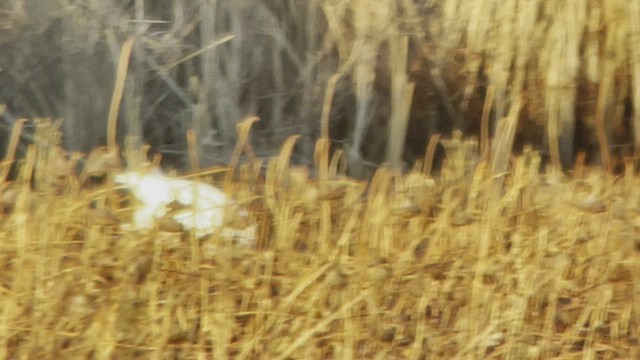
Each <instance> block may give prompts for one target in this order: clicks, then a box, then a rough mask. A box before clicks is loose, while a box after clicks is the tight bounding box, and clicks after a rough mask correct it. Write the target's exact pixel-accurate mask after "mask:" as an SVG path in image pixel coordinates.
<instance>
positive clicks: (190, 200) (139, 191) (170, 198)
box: [114, 171, 233, 236]
mask: <svg viewBox="0 0 640 360" xmlns="http://www.w3.org/2000/svg"><path fill="white" fill-rule="evenodd" d="M114 180H115V182H116V183H118V184H121V185H123V186H124V187H125V188H127V189H129V191H131V193H132V194H133V196H134V197H135V198H136V199H137V200H138V201H139V207H138V208H136V209H135V210H134V214H133V224H132V225H133V227H134V228H136V229H138V230H144V229H151V228H153V227H154V226H155V225H156V222H157V220H158V219H160V218H162V217H164V216H165V215H167V214H168V213H169V208H168V206H169V204H171V203H174V202H177V203H179V204H180V205H182V206H184V208H183V209H180V210H179V211H177V212H174V213H171V214H170V216H171V218H173V219H174V220H175V221H177V222H178V223H180V224H182V226H183V227H184V228H185V229H187V230H195V232H196V235H198V236H203V235H208V234H212V233H214V232H215V231H216V230H218V229H221V228H222V227H223V226H224V217H225V210H226V209H227V208H228V207H229V206H230V205H233V201H232V200H231V199H230V198H229V197H228V196H227V195H226V194H225V193H224V192H223V191H221V190H219V189H217V188H215V187H213V186H211V185H208V184H204V183H199V182H195V181H189V180H183V179H176V178H171V177H168V176H166V175H163V174H162V173H160V172H159V171H151V172H149V173H140V172H135V171H131V172H125V173H122V174H118V175H116V176H115V177H114Z"/></svg>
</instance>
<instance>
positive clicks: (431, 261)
mask: <svg viewBox="0 0 640 360" xmlns="http://www.w3.org/2000/svg"><path fill="white" fill-rule="evenodd" d="M292 140H293V139H292ZM291 145H292V144H291V142H289V143H287V144H286V145H285V147H284V148H283V150H282V153H281V154H280V156H278V157H276V158H274V159H272V160H271V161H270V162H269V164H268V165H267V166H266V168H267V170H266V173H265V174H261V171H260V170H259V169H260V168H261V166H260V164H254V165H253V166H252V165H250V164H249V165H238V166H234V167H233V168H224V169H216V170H215V171H208V172H206V173H205V172H203V173H201V174H196V175H199V178H200V180H201V181H208V182H211V183H214V184H216V185H218V186H219V187H220V188H222V189H225V191H227V193H228V194H231V195H232V196H233V197H234V198H236V199H237V200H238V201H241V202H244V204H246V205H247V207H248V209H249V210H250V213H251V221H252V222H253V223H255V224H257V226H258V229H259V230H258V231H257V238H256V241H255V246H239V245H234V241H233V239H229V238H225V237H222V236H219V235H213V236H209V237H205V238H196V237H195V236H194V235H193V234H189V233H176V232H168V231H163V230H162V229H154V230H152V231H147V232H136V231H128V230H122V227H121V226H120V225H121V224H122V223H126V222H127V221H129V220H130V217H131V211H132V207H133V206H135V202H132V201H130V200H127V195H126V194H124V193H122V192H119V191H117V189H116V188H115V185H113V183H112V182H111V181H110V180H109V179H107V181H106V182H104V183H103V184H102V185H93V186H90V185H82V184H80V180H79V179H78V178H76V177H72V176H66V177H64V176H60V174H59V173H58V172H55V171H54V170H52V169H54V168H53V167H52V166H47V164H51V161H52V160H51V159H50V158H47V157H46V155H42V154H47V152H46V151H45V149H39V150H40V152H38V153H39V154H41V155H42V156H41V157H38V156H35V155H36V152H35V151H31V152H29V153H28V154H27V157H26V159H25V160H24V161H23V162H22V164H23V165H22V171H21V172H20V175H19V176H18V178H17V179H16V180H15V181H14V182H13V183H8V182H6V183H4V185H3V186H4V188H3V191H2V206H3V213H2V220H1V222H0V269H1V271H0V292H1V296H0V358H2V359H33V358H57V359H61V358H68V359H75V358H90V359H94V358H95V359H144V358H149V359H151V358H153V359H191V358H193V359H196V358H197V359H224V358H238V359H333V358H342V359H394V358H395V359H635V358H638V357H640V351H639V350H638V349H640V343H639V342H638V338H640V242H639V240H638V239H639V238H640V237H639V236H640V214H639V213H638V211H637V209H638V204H640V186H638V185H639V184H638V179H637V177H635V175H634V169H633V167H632V164H631V163H629V165H628V168H627V172H626V173H625V174H624V175H623V176H618V177H613V176H610V175H606V174H603V173H601V172H599V171H591V170H589V169H582V168H581V169H577V171H576V172H575V175H574V176H573V178H568V177H566V176H564V175H560V174H558V173H553V172H548V173H546V172H544V171H543V172H541V171H539V168H540V158H539V156H538V155H537V154H535V153H533V152H528V151H526V152H525V153H524V155H523V156H522V157H519V158H516V159H512V161H511V162H510V163H509V166H508V171H506V172H504V173H503V174H500V175H499V176H490V175H489V171H488V168H489V167H488V164H487V163H486V162H483V161H479V160H477V157H476V156H475V155H474V154H475V150H476V148H477V143H475V142H473V141H462V140H452V141H450V143H448V144H447V148H448V151H449V156H448V161H447V162H446V163H445V165H444V168H443V169H442V171H441V173H440V174H439V175H438V176H436V177H433V178H432V177H430V176H428V175H427V174H426V173H425V169H423V168H420V167H416V168H415V169H414V170H413V171H411V172H409V173H406V174H404V175H402V176H392V174H391V172H390V171H388V170H386V169H385V168H381V169H379V170H378V171H377V173H376V175H375V176H374V177H373V179H372V180H371V181H370V182H368V183H365V182H362V181H355V180H350V179H349V178H347V177H345V176H344V175H343V168H342V167H341V165H340V164H341V160H340V157H339V156H336V157H334V158H333V159H329V158H328V153H327V152H326V151H322V150H321V149H323V148H325V149H326V147H323V146H322V142H320V143H319V145H318V149H319V150H318V151H317V153H316V160H317V163H316V165H317V166H316V168H315V169H305V168H301V167H291V168H289V164H288V157H289V155H290V149H291ZM49 153H50V154H55V152H51V151H50V152H49ZM43 169H44V170H43ZM311 170H313V171H311ZM43 171H45V172H46V171H51V173H47V174H45V175H44V176H42V172H43ZM38 173H40V175H38V176H36V174H38ZM310 174H315V175H313V176H312V175H310ZM108 177H109V176H108ZM37 179H44V180H43V182H42V183H38V181H36V180H37ZM52 179H55V180H56V181H51V180H52Z"/></svg>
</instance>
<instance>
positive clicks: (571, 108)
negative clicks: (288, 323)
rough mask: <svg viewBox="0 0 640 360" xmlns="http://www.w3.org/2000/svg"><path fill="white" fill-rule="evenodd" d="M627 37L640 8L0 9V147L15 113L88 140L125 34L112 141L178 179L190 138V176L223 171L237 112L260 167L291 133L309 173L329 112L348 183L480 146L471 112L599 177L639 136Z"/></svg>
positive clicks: (24, 2)
mask: <svg viewBox="0 0 640 360" xmlns="http://www.w3.org/2000/svg"><path fill="white" fill-rule="evenodd" d="M638 34H640V5H638V4H637V2H626V1H604V0H602V1H587V0H581V1H558V0H549V1H542V0H540V1H535V0H506V1H490V0H476V1H466V2H465V1H462V2H459V1H453V0H398V1H368V0H352V1H346V0H306V1H297V0H268V1H261V0H218V1H213V0H209V1H205V0H201V1H181V0H158V1H144V0H135V1H124V0H122V1H119V0H86V1H60V0H9V1H4V2H3V5H0V85H1V86H0V103H4V104H6V105H7V109H8V112H6V113H5V114H4V115H3V116H2V125H3V129H2V137H1V138H0V139H1V140H2V145H3V146H2V148H3V151H4V148H5V147H6V142H7V139H8V136H9V135H8V134H9V131H10V129H11V126H12V125H13V123H14V121H15V119H16V118H29V119H37V118H42V117H51V118H61V119H64V121H63V123H62V129H63V133H64V139H63V142H64V147H65V149H67V150H68V151H82V152H88V151H89V150H90V149H92V148H94V147H96V146H100V145H104V144H105V143H106V133H107V130H106V128H107V117H108V113H109V106H110V103H111V99H112V94H113V88H114V84H115V79H116V74H117V69H118V59H119V56H120V52H121V51H122V46H123V43H124V42H125V41H126V40H127V39H128V38H131V37H133V38H134V39H135V43H134V47H133V51H132V55H131V58H130V60H129V70H128V73H127V78H126V83H125V92H124V97H123V102H122V105H121V107H120V113H119V123H118V139H119V142H120V144H121V145H122V146H125V143H126V144H129V145H128V146H140V144H142V143H148V144H150V145H151V146H152V152H155V153H158V152H159V153H161V154H162V155H163V158H164V160H165V161H166V162H167V163H168V164H170V166H173V167H178V168H180V169H188V168H189V166H190V164H189V163H188V156H187V136H186V133H187V130H188V129H194V130H195V134H196V144H197V149H198V153H199V159H200V162H201V163H200V164H199V165H200V166H211V165H215V164H224V163H226V162H228V161H229V158H230V156H231V152H232V151H233V147H234V145H235V143H236V140H237V131H236V124H238V123H239V122H240V121H242V120H243V119H245V118H246V117H248V116H253V115H256V116H258V117H259V118H260V121H259V122H257V123H256V124H255V125H254V126H253V129H252V133H251V141H250V142H251V145H252V146H253V148H254V149H255V151H256V153H257V155H258V156H262V157H267V156H272V155H274V154H275V153H277V151H278V150H279V148H280V146H281V145H282V144H283V142H284V141H285V139H287V138H288V137H290V136H292V135H296V134H297V135H300V136H301V137H300V139H299V140H298V143H297V146H296V148H295V151H294V157H293V161H294V162H295V163H300V164H310V163H312V161H313V151H314V147H315V142H316V140H317V139H318V138H319V137H320V136H321V118H322V115H323V111H329V109H330V111H329V112H328V115H329V116H328V119H329V134H328V136H329V138H330V139H331V140H332V144H333V145H334V146H335V147H336V148H341V149H343V150H344V151H345V153H346V154H347V155H348V156H347V158H348V160H349V166H350V170H351V173H352V174H354V175H356V176H366V175H368V174H370V173H371V170H372V169H374V168H375V167H376V166H379V165H380V164H383V163H386V162H390V163H391V164H396V165H397V164H399V163H400V162H404V163H405V164H407V165H411V164H413V162H414V161H415V160H417V159H421V158H422V156H423V153H424V151H425V147H426V145H427V143H428V141H429V139H430V137H431V136H432V135H434V134H442V135H443V137H444V138H446V137H448V136H450V134H451V132H452V130H454V129H459V130H462V132H463V133H464V134H465V135H466V136H475V137H480V136H481V132H482V126H481V124H482V122H481V120H482V114H483V113H484V114H485V117H486V119H487V129H488V131H490V133H491V135H492V136H495V135H496V131H497V129H498V128H499V126H497V124H498V122H499V120H500V119H503V118H506V117H508V115H509V116H511V118H514V119H517V129H516V132H515V134H514V135H513V136H512V139H510V142H511V143H512V147H513V150H514V151H515V152H516V153H517V152H519V151H520V150H521V149H522V148H523V146H526V145H527V144H530V145H532V146H534V147H535V148H537V149H539V150H541V151H543V152H544V153H545V154H547V155H549V154H551V155H553V149H554V145H556V147H557V151H556V152H557V154H558V155H557V157H556V159H555V163H557V164H562V165H563V166H564V167H565V168H568V167H570V166H571V164H572V163H573V161H574V159H575V156H576V154H577V153H579V152H581V151H584V152H585V154H587V159H588V160H590V161H592V162H594V163H598V164H602V165H604V166H605V167H607V168H609V169H611V168H614V167H615V166H617V165H616V164H618V163H619V159H620V158H621V155H632V153H633V149H634V142H635V143H636V144H637V143H638V141H639V140H640V136H638V135H636V136H634V129H635V131H636V132H638V130H637V127H636V126H634V124H637V123H640V121H639V119H640V117H639V116H638V114H636V113H635V112H634V109H637V108H638V106H640V95H639V92H638V87H639V86H640V85H639V84H638V82H639V80H638V79H639V78H640V50H638V49H640V47H638V46H637V44H638V36H639V35H638ZM334 85H335V88H333V86H334ZM328 89H329V90H332V89H334V90H335V91H333V92H332V91H328ZM327 97H329V98H330V99H331V101H330V103H329V104H330V105H331V107H330V108H328V107H326V106H325V107H323V104H324V103H325V99H326V98H327ZM28 129H29V126H27V129H26V130H25V131H26V132H27V133H28ZM127 138H128V139H132V140H129V141H125V140H126V139H127ZM552 158H553V156H552ZM552 160H553V159H552ZM617 161H618V162H617Z"/></svg>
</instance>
